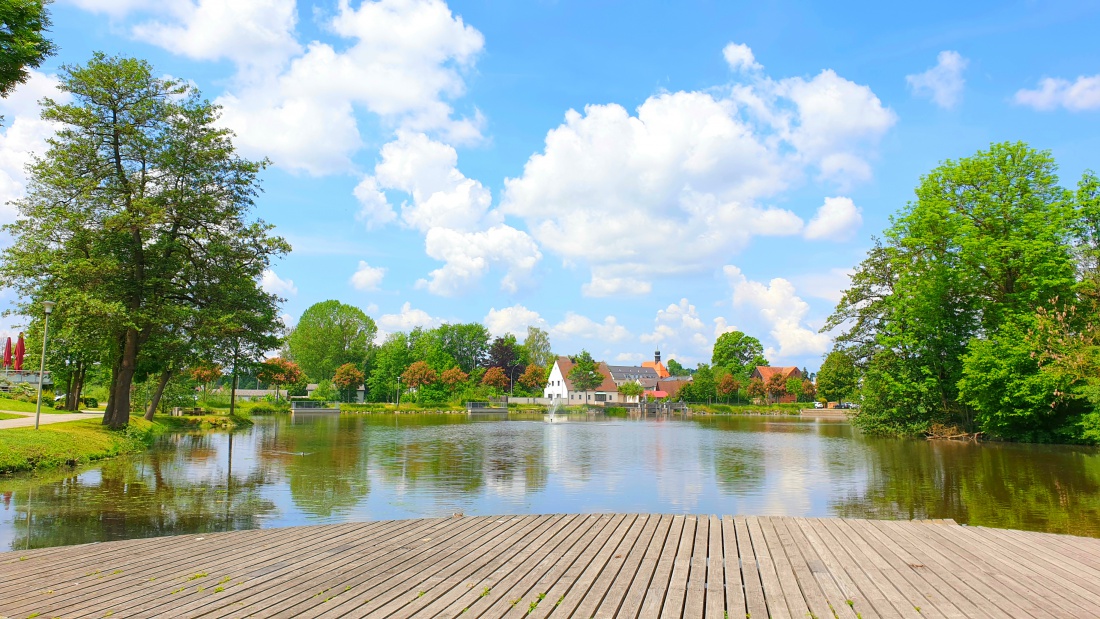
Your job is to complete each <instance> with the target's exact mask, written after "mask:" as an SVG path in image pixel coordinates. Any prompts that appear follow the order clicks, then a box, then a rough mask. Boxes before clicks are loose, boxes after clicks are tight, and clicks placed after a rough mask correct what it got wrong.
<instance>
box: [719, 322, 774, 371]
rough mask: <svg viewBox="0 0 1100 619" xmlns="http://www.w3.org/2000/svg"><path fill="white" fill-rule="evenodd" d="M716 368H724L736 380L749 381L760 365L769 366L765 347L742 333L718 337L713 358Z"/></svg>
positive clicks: (725, 334) (732, 332)
mask: <svg viewBox="0 0 1100 619" xmlns="http://www.w3.org/2000/svg"><path fill="white" fill-rule="evenodd" d="M711 363H712V364H713V366H714V367H716V368H718V367H722V368H725V369H726V370H727V371H729V373H730V374H733V375H734V377H735V378H739V379H748V377H749V375H751V374H752V371H753V369H754V368H755V367H756V366H758V365H768V360H767V359H765V358H764V346H763V345H762V344H761V343H760V340H758V339H756V338H755V337H752V336H751V335H745V334H744V333H742V332H740V331H730V332H728V333H723V334H722V335H720V336H718V340H717V341H716V342H714V352H713V355H712V356H711Z"/></svg>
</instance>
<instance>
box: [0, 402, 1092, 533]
mask: <svg viewBox="0 0 1100 619" xmlns="http://www.w3.org/2000/svg"><path fill="white" fill-rule="evenodd" d="M518 419H522V421H520V420H517V417H513V418H512V419H511V420H509V421H489V422H480V421H472V420H470V419H468V418H467V417H466V416H465V415H399V416H394V415H343V416H336V415H323V416H322V415H312V416H309V415H299V414H295V415H294V416H274V417H270V418H257V419H256V422H257V423H256V425H255V426H253V427H252V428H250V429H248V430H245V431H242V432H239V433H236V434H233V435H228V434H225V433H210V434H180V435H173V436H166V437H162V439H161V440H160V441H159V442H158V444H157V445H156V446H155V447H154V448H153V449H151V450H150V451H149V452H148V453H146V454H142V455H140V456H135V457H128V458H116V459H113V460H109V461H105V462H103V463H101V464H98V465H94V466H91V467H88V468H86V469H84V470H82V471H77V472H64V471H63V472H56V473H53V474H41V475H37V476H14V477H7V478H0V546H3V547H7V548H11V549H22V548H25V547H31V548H34V547H40V546H50V545H58V544H77V543H86V542H93V541H106V540H112V539H123V538H132V537H147V536H155V535H171V534H181V533H203V532H210V531H222V530H226V529H248V528H255V527H270V526H289V525H297V524H310V523H319V522H341V521H347V520H370V519H388V518H410V517H421V516H449V515H451V513H452V512H453V511H463V512H464V513H466V514H470V515H473V514H500V513H562V512H592V511H619V512H659V513H742V514H790V515H797V516H850V517H869V518H954V519H955V520H957V521H959V522H960V523H968V524H974V525H984V526H1000V527H1011V528H1021V529H1030V530H1040V531H1054V532H1064V533H1074V534H1078V535H1090V536H1097V537H1100V450H1097V449H1092V448H1077V447H1065V446H1038V445H1017V444H990V443H987V444H982V445H974V444H967V443H952V442H929V441H918V440H890V439H872V438H867V437H864V436H862V435H860V434H858V433H857V432H855V431H854V430H853V429H852V427H851V426H849V425H848V424H845V423H831V422H812V421H806V420H800V419H797V418H766V417H708V418H701V417H699V418H696V419H694V420H686V421H681V420H678V419H675V420H670V419H664V420H660V421H654V420H653V419H652V418H651V419H649V420H647V421H637V420H626V419H624V420H619V419H603V418H600V417H595V418H593V419H589V418H587V417H583V416H579V417H575V418H572V419H570V420H568V421H566V422H564V423H544V422H543V421H542V417H541V415H536V416H533V417H518ZM230 436H232V441H230ZM230 451H232V459H231V460H230ZM28 514H30V516H29V518H28ZM28 524H29V531H30V533H29V535H28Z"/></svg>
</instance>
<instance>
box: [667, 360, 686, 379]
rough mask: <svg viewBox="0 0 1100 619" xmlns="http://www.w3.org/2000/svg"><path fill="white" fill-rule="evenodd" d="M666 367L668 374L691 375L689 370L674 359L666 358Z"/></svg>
mask: <svg viewBox="0 0 1100 619" xmlns="http://www.w3.org/2000/svg"><path fill="white" fill-rule="evenodd" d="M666 369H667V370H668V373H669V375H670V376H691V370H689V369H687V368H685V367H684V366H682V365H680V362H679V361H677V360H675V359H669V360H668V363H667V364H666Z"/></svg>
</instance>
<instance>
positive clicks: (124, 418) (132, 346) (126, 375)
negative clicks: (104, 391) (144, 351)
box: [103, 328, 138, 430]
mask: <svg viewBox="0 0 1100 619" xmlns="http://www.w3.org/2000/svg"><path fill="white" fill-rule="evenodd" d="M137 354H138V332H137V329H133V328H130V329H127V330H126V336H125V339H124V341H123V345H122V356H121V358H120V359H119V362H118V364H117V365H116V369H115V371H114V372H113V374H114V375H113V376H112V381H111V398H110V400H109V403H108V405H107V410H106V412H104V413H103V423H104V425H107V426H109V427H110V428H111V429H114V430H119V429H122V428H125V427H126V425H127V424H128V423H130V387H131V386H132V385H133V384H134V372H135V371H136V369H137Z"/></svg>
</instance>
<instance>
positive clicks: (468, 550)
mask: <svg viewBox="0 0 1100 619" xmlns="http://www.w3.org/2000/svg"><path fill="white" fill-rule="evenodd" d="M470 521H471V528H470V529H469V530H468V533H467V534H466V535H465V536H464V537H463V538H461V539H452V540H448V541H447V543H446V544H445V545H444V546H442V547H440V546H433V547H431V548H429V549H425V550H424V551H422V552H419V553H416V554H414V555H411V556H410V557H409V560H407V561H406V562H404V563H403V564H400V565H396V566H393V567H390V568H389V569H387V570H386V575H387V576H388V577H389V578H388V579H386V580H382V581H380V582H379V581H377V580H369V579H364V578H360V576H361V575H366V574H369V573H374V572H376V571H377V568H374V567H372V566H370V565H367V564H361V565H356V566H354V567H353V569H350V570H348V572H347V573H346V574H338V575H335V576H333V577H330V579H329V581H328V582H327V583H326V584H328V583H331V584H332V585H336V587H335V588H337V589H338V587H339V585H340V584H341V581H346V580H349V579H360V583H361V584H360V586H359V589H360V590H358V591H356V593H355V595H354V596H346V597H344V598H343V599H337V600H336V602H335V603H334V604H330V605H328V606H321V605H314V606H313V607H312V608H310V607H308V606H307V605H304V604H302V603H299V604H298V605H297V606H284V607H282V608H279V609H278V610H279V612H280V613H284V615H285V616H291V617H296V618H298V617H301V618H302V619H305V618H307V617H344V616H349V612H350V611H349V609H352V608H354V609H355V612H356V613H359V614H362V613H366V612H381V613H384V612H387V610H389V609H390V605H391V604H396V606H397V607H398V608H400V607H401V606H403V605H404V604H407V603H409V602H410V601H412V600H416V599H418V598H419V596H420V592H426V590H428V589H429V588H430V586H429V585H428V584H426V583H428V582H434V581H442V582H446V583H450V582H453V581H459V580H462V577H463V576H464V575H465V574H466V573H467V571H468V569H469V568H468V566H469V565H470V564H472V563H474V562H477V561H480V560H482V558H483V557H484V556H485V555H486V554H489V553H491V552H492V551H493V550H497V549H499V548H500V547H501V545H504V546H505V547H507V545H509V544H511V543H513V542H514V541H516V540H519V539H522V538H523V537H524V536H525V535H526V534H529V533H530V532H532V531H533V530H535V529H536V528H538V527H539V526H540V525H544V524H548V523H551V522H554V520H553V519H552V518H551V517H548V516H544V517H522V518H471V519H470ZM558 522H561V523H562V524H563V525H565V524H568V521H560V520H559V521H558ZM445 533H446V532H443V531H441V532H440V534H445ZM439 536H441V535H439ZM434 537H437V535H433V538H434ZM491 556H494V555H490V558H491ZM456 574H457V576H455V575H456ZM368 583H369V584H368ZM438 595H440V593H439V591H438V590H433V593H432V598H436V597H438ZM402 598H403V599H402ZM365 600H369V603H368V602H366V601H365ZM379 607H381V608H379ZM269 614H272V616H275V615H274V614H273V613H270V609H269ZM351 614H355V613H351Z"/></svg>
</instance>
